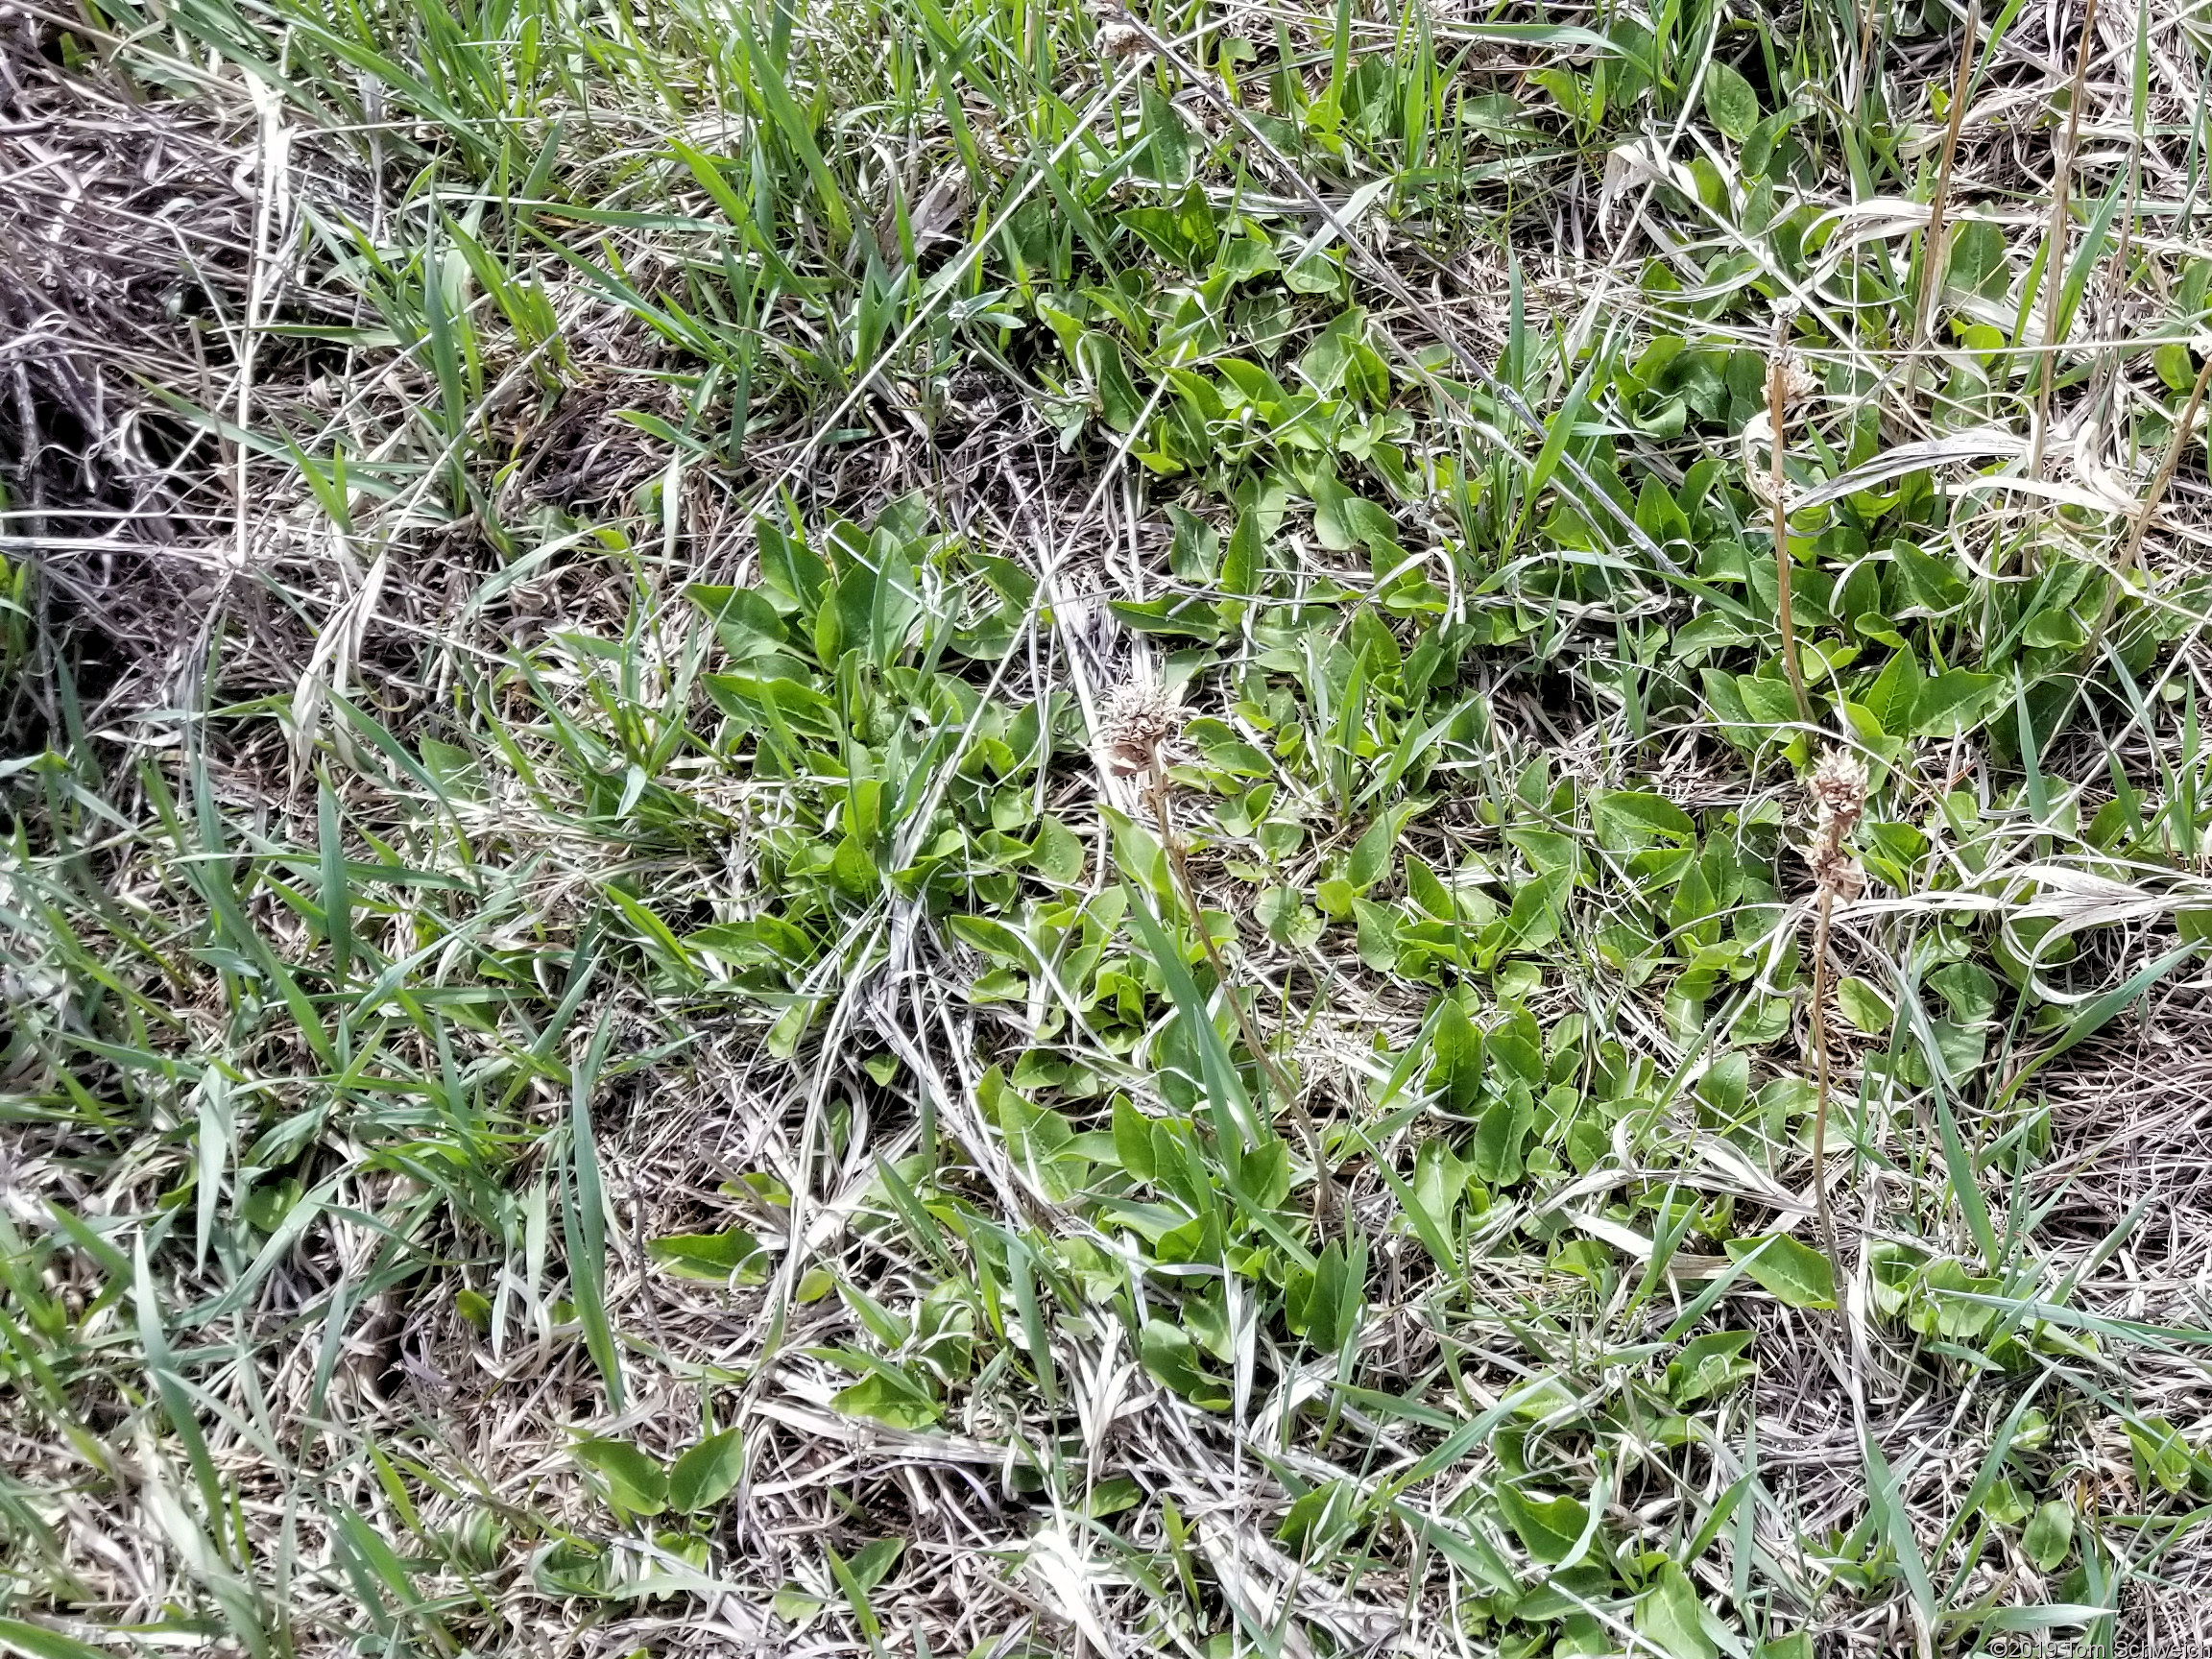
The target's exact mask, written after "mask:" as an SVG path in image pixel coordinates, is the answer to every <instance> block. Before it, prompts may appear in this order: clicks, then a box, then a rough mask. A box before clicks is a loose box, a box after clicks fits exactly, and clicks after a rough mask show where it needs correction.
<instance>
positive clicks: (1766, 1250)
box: [1727, 1233, 1836, 1308]
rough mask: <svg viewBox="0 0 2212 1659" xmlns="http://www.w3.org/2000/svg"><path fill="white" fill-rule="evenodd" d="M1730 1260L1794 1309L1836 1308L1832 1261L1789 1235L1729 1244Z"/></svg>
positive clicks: (1775, 1235)
mask: <svg viewBox="0 0 2212 1659" xmlns="http://www.w3.org/2000/svg"><path fill="white" fill-rule="evenodd" d="M1727 1249H1728V1260H1729V1261H1731V1262H1743V1271H1744V1272H1746V1273H1748V1274H1750V1275H1751V1277H1752V1278H1753V1279H1755V1280H1757V1281H1758V1283H1759V1284H1760V1285H1761V1286H1764V1287H1765V1288H1766V1289H1767V1290H1769V1291H1771V1292H1773V1294H1774V1296H1775V1297H1776V1298H1777V1299H1778V1300H1780V1301H1782V1302H1784V1303H1786V1304H1787V1305H1788V1306H1790V1307H1791V1308H1833V1307H1835V1306H1836V1271H1835V1269H1834V1268H1833V1267H1832V1266H1831V1265H1830V1264H1829V1262H1828V1258H1827V1257H1825V1256H1823V1255H1821V1254H1820V1252H1819V1251H1817V1250H1815V1249H1813V1248H1811V1247H1810V1246H1808V1245H1804V1244H1800V1243H1798V1242H1797V1240H1796V1239H1794V1238H1791V1237H1790V1235H1789V1234H1787V1233H1768V1234H1767V1235H1765V1236H1764V1237H1763V1238H1731V1239H1729V1240H1728V1245H1727Z"/></svg>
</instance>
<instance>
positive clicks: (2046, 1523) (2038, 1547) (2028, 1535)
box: [2020, 1498, 2074, 1573]
mask: <svg viewBox="0 0 2212 1659" xmlns="http://www.w3.org/2000/svg"><path fill="white" fill-rule="evenodd" d="M2020 1547H2021V1548H2022V1549H2023V1550H2025V1551H2028V1559H2029V1560H2031V1561H2032V1562H2034V1563H2035V1565H2036V1566H2038V1567H2040V1568H2042V1569H2043V1571H2044V1572H2046V1573H2048V1572H2050V1571H2052V1570H2053V1569H2054V1568H2056V1566H2057V1565H2058V1564H2059V1563H2060V1562H2061V1561H2063V1560H2065V1559H2066V1552H2067V1551H2069V1550H2071V1549H2072V1548H2073V1547H2074V1505H2073V1504H2071V1503H2067V1502H2066V1501H2065V1500H2064V1499H2063V1498H2054V1499H2052V1500H2050V1501H2049V1502H2048V1503H2042V1504H2040V1505H2038V1506H2037V1508H2036V1510H2035V1518H2034V1519H2033V1520H2032V1521H2031V1522H2029V1523H2028V1530H2027V1531H2026V1532H2024V1533H2022V1534H2021V1535H2020Z"/></svg>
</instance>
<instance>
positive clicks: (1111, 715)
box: [1098, 681, 1177, 778]
mask: <svg viewBox="0 0 2212 1659" xmlns="http://www.w3.org/2000/svg"><path fill="white" fill-rule="evenodd" d="M1176 726H1177V722H1176V718H1175V710H1174V709H1173V708H1172V707H1171V706H1170V705H1169V704H1168V701H1167V699H1166V697H1165V696H1164V695H1162V693H1161V690H1160V687H1159V686H1158V685H1151V684H1148V683H1142V682H1137V681H1132V682H1130V683H1129V684H1128V685H1118V686H1117V687H1115V689H1114V691H1113V694H1112V695H1110V696H1109V697H1108V698H1107V699H1106V707H1105V708H1104V709H1102V710H1101V711H1100V714H1099V720H1098V757H1099V758H1100V759H1101V760H1103V761H1104V762H1105V763H1106V768H1107V770H1108V771H1110V772H1112V773H1114V774H1115V776H1117V777H1119V778H1134V777H1136V776H1137V774H1139V773H1140V772H1144V771H1148V770H1150V768H1151V766H1152V762H1153V759H1154V757H1156V756H1157V755H1158V754H1159V753H1160V746H1161V745H1162V744H1163V743H1165V742H1166V741H1167V740H1168V739H1169V738H1170V737H1172V736H1174V735H1175V732H1176Z"/></svg>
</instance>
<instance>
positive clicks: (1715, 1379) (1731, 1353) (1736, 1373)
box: [1667, 1331, 1758, 1406]
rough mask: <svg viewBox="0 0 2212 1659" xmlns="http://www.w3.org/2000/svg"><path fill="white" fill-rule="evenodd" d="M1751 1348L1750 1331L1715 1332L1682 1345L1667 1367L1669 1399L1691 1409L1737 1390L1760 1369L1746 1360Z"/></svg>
mask: <svg viewBox="0 0 2212 1659" xmlns="http://www.w3.org/2000/svg"><path fill="white" fill-rule="evenodd" d="M1750 1346H1751V1333H1750V1332H1748V1331H1715V1332H1713V1333H1711V1334H1708V1335H1704V1336H1700V1337H1698V1338H1696V1340H1695V1341H1692V1342H1685V1343H1684V1344H1683V1345H1682V1352H1681V1354H1680V1355H1679V1356H1677V1357H1676V1358H1673V1359H1671V1360H1670V1361H1669V1362H1668V1365H1667V1397H1668V1398H1669V1399H1670V1400H1671V1401H1673V1402H1674V1404H1675V1405H1677V1406H1688V1405H1690V1404H1692V1403H1693V1402H1695V1401H1698V1400H1702V1399H1704V1398H1705V1397H1706V1396H1707V1395H1709V1394H1718V1393H1719V1392H1720V1391H1721V1390H1722V1389H1725V1388H1733V1387H1734V1386H1735V1385H1736V1384H1737V1383H1741V1382H1743V1380H1744V1379H1745V1378H1747V1377H1749V1376H1750V1375H1751V1374H1752V1373H1753V1372H1754V1371H1756V1370H1757V1369H1758V1367H1757V1366H1756V1365H1755V1364H1754V1363H1753V1362H1752V1361H1751V1360H1749V1359H1747V1358H1744V1357H1743V1351H1744V1350H1745V1349H1746V1348H1748V1347H1750Z"/></svg>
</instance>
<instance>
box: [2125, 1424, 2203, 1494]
mask: <svg viewBox="0 0 2212 1659" xmlns="http://www.w3.org/2000/svg"><path fill="white" fill-rule="evenodd" d="M2128 1442H2129V1444H2130V1445H2131V1446H2132V1447H2133V1448H2134V1452H2135V1483H2136V1484H2137V1485H2138V1486H2140V1487H2142V1488H2143V1490H2144V1492H2145V1493H2146V1494H2148V1493H2149V1492H2150V1490H2151V1483H2152V1481H2156V1482H2157V1483H2158V1484H2159V1485H2160V1486H2163V1487H2164V1488H2165V1489H2166V1490H2167V1491H2169V1492H2178V1491H2180V1490H2181V1489H2182V1488H2183V1487H2185V1486H2187V1485H2188V1484H2189V1472H2190V1469H2191V1468H2192V1467H2193V1465H2194V1464H2195V1461H2196V1459H2195V1458H2193V1457H2192V1456H2191V1455H2190V1453H2189V1443H2188V1442H2187V1441H2186V1440H2184V1439H2182V1438H2181V1431H2179V1430H2178V1429H2176V1428H2175V1427H2174V1425H2173V1424H2171V1423H2169V1422H2167V1421H2166V1419H2165V1418H2163V1417H2146V1418H2144V1419H2143V1421H2141V1422H2140V1423H2129V1424H2128Z"/></svg>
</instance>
